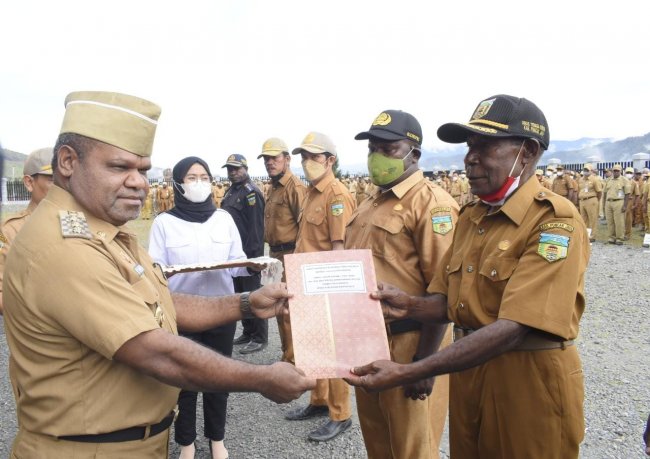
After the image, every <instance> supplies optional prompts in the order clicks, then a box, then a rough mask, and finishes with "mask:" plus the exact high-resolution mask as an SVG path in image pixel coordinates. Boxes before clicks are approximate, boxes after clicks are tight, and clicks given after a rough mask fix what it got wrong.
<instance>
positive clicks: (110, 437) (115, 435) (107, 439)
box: [59, 412, 174, 443]
mask: <svg viewBox="0 0 650 459" xmlns="http://www.w3.org/2000/svg"><path fill="white" fill-rule="evenodd" d="M172 422H174V412H172V413H170V414H169V416H167V417H166V418H165V419H163V420H162V421H160V422H159V423H158V424H153V425H150V426H141V427H129V428H128V429H122V430H116V431H115V432H108V433H102V434H96V435H65V436H63V437H59V440H68V441H79V442H83V443H118V442H122V441H134V440H145V439H147V438H149V437H153V436H154V435H158V434H159V433H161V432H164V431H165V430H167V429H168V428H169V426H170V425H172Z"/></svg>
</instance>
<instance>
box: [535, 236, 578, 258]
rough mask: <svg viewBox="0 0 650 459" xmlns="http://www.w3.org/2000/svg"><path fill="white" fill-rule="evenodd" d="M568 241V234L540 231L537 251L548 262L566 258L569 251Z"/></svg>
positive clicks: (569, 239)
mask: <svg viewBox="0 0 650 459" xmlns="http://www.w3.org/2000/svg"><path fill="white" fill-rule="evenodd" d="M569 241H571V238H570V237H568V236H561V235H559V234H551V233H540V235H539V245H538V246H537V253H538V254H539V255H540V256H541V257H542V258H544V259H545V260H546V261H548V262H549V263H553V262H554V261H558V260H561V259H563V258H566V256H567V254H568V253H569Z"/></svg>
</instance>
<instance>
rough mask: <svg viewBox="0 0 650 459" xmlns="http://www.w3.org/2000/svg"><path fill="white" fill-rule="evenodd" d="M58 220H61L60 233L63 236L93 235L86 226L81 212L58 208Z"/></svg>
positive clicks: (90, 236)
mask: <svg viewBox="0 0 650 459" xmlns="http://www.w3.org/2000/svg"><path fill="white" fill-rule="evenodd" d="M59 220H60V222H61V235H62V236H63V237H64V238H68V237H78V238H82V239H92V238H93V235H92V234H91V233H90V229H89V228H88V221H87V220H86V216H85V215H84V213H83V212H76V211H73V210H60V211H59Z"/></svg>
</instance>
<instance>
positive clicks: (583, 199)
mask: <svg viewBox="0 0 650 459" xmlns="http://www.w3.org/2000/svg"><path fill="white" fill-rule="evenodd" d="M595 197H596V196H589V197H587V198H580V200H581V201H586V200H587V199H591V198H595Z"/></svg>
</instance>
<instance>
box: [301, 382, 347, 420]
mask: <svg viewBox="0 0 650 459" xmlns="http://www.w3.org/2000/svg"><path fill="white" fill-rule="evenodd" d="M309 403H310V404H311V405H314V406H327V407H328V408H329V410H330V419H331V420H332V421H345V420H346V419H350V416H352V409H351V408H350V386H348V385H347V383H346V382H345V381H343V380H342V379H317V380H316V389H314V390H312V391H311V398H310V400H309Z"/></svg>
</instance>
